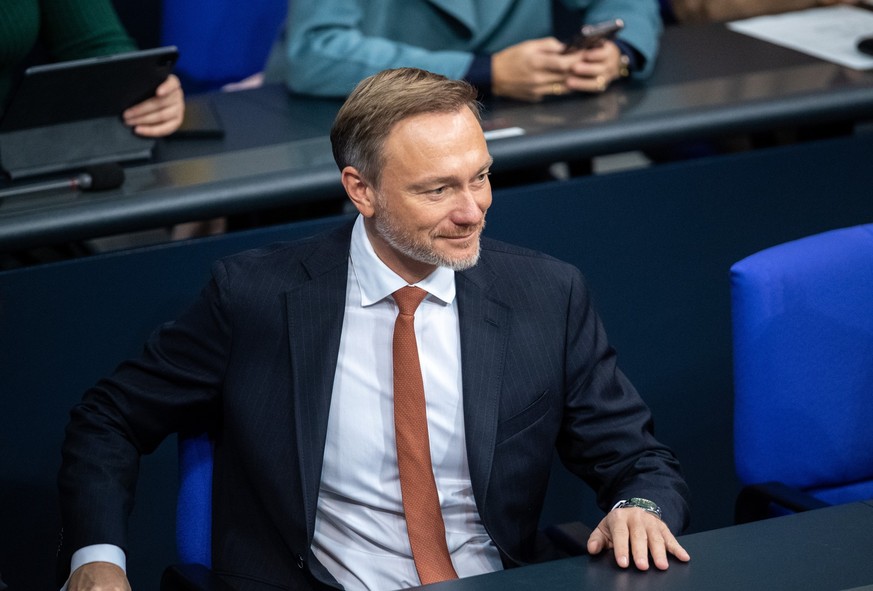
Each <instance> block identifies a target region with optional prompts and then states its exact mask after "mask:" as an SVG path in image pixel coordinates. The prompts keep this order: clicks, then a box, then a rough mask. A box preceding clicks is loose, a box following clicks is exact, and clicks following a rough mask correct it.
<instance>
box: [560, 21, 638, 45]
mask: <svg viewBox="0 0 873 591" xmlns="http://www.w3.org/2000/svg"><path fill="white" fill-rule="evenodd" d="M623 28H624V21H623V20H621V19H620V18H614V19H612V20H611V21H603V22H602V23H597V24H593V25H582V28H581V29H579V32H578V33H577V34H576V36H575V37H574V38H573V40H572V41H570V42H569V43H567V47H566V49H564V51H563V53H572V52H574V51H579V50H580V49H590V48H592V47H597V46H598V45H600V44H601V43H603V42H604V41H608V40H610V39H612V38H613V37H615V34H616V33H618V32H619V31H621V30H622V29H623Z"/></svg>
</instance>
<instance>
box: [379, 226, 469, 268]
mask: <svg viewBox="0 0 873 591" xmlns="http://www.w3.org/2000/svg"><path fill="white" fill-rule="evenodd" d="M373 224H374V227H375V229H376V232H377V233H378V234H379V236H381V237H382V239H383V240H384V241H385V242H387V243H388V245H389V246H390V247H391V248H393V249H394V250H396V251H397V252H399V253H401V254H403V255H404V256H406V257H408V258H410V259H412V260H414V261H418V262H420V263H424V264H426V265H434V266H437V267H447V268H449V269H451V270H453V271H466V270H467V269H470V268H472V267H474V266H475V265H476V263H478V262H479V253H480V252H481V251H482V245H481V243H480V241H479V236H476V238H475V240H476V252H475V253H474V254H472V255H470V256H468V257H466V258H462V259H449V258H447V257H444V256H443V255H441V254H439V253H438V252H435V251H434V250H433V249H432V248H430V246H429V245H427V244H421V243H419V242H417V241H416V240H415V239H414V238H413V237H412V236H410V235H409V234H407V233H406V232H405V231H404V230H402V229H400V228H398V227H396V226H395V225H394V224H393V223H392V222H391V217H390V216H385V215H379V216H375V218H374V219H373ZM483 228H484V226H483Z"/></svg>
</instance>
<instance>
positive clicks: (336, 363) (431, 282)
mask: <svg viewBox="0 0 873 591" xmlns="http://www.w3.org/2000/svg"><path fill="white" fill-rule="evenodd" d="M475 96H476V94H475V91H474V90H473V89H472V88H471V87H470V86H469V85H468V84H467V83H465V82H459V81H451V80H448V79H446V78H444V77H442V76H437V75H434V74H431V73H428V72H424V71H422V70H416V69H408V68H406V69H399V70H389V71H385V72H382V73H380V74H377V75H376V76H373V77H371V78H368V79H367V80H365V81H363V82H362V83H361V84H360V85H359V86H358V88H357V89H356V90H355V92H354V93H353V94H352V95H351V96H350V97H349V99H348V100H347V101H346V103H345V105H344V106H343V108H342V109H341V110H340V112H339V114H338V115H337V119H336V121H335V123H334V128H333V130H332V132H331V140H332V142H333V147H334V155H335V158H336V160H337V163H338V165H339V167H340V170H341V171H342V182H343V184H344V186H345V188H346V191H347V193H348V196H349V198H350V199H351V201H352V203H353V204H354V205H355V207H356V208H357V209H358V211H359V212H360V216H359V217H358V218H357V220H356V221H355V222H354V224H352V225H349V226H347V227H342V228H339V229H338V230H336V231H333V232H331V233H328V234H325V235H320V236H316V237H313V238H310V239H306V240H303V241H300V242H295V243H287V244H279V245H274V246H271V247H268V248H265V249H262V250H257V251H252V252H247V253H242V254H240V255H236V256H233V257H229V258H227V259H224V260H222V261H219V262H218V263H216V265H215V266H214V267H213V279H212V281H211V282H210V284H209V285H208V286H207V287H206V288H205V289H204V291H203V293H202V294H201V297H200V299H199V301H198V302H197V303H195V304H194V306H192V307H191V308H190V309H189V310H188V311H187V312H186V313H185V314H183V315H182V316H181V317H180V318H179V319H178V320H177V321H175V322H173V323H170V324H168V325H165V326H164V327H162V328H161V329H160V330H159V331H158V332H156V333H155V335H153V337H152V338H151V339H150V340H149V342H148V344H147V346H146V349H145V351H144V353H143V355H142V356H141V357H140V358H139V359H136V360H133V361H129V362H127V363H125V364H122V365H121V366H120V367H119V369H118V370H116V372H115V373H114V374H113V375H112V376H111V377H109V378H107V379H104V380H102V381H101V382H100V383H98V384H97V385H96V386H95V387H94V388H93V389H91V390H90V391H89V392H88V393H87V394H86V395H85V398H84V400H83V402H82V403H81V404H79V405H78V406H77V407H76V408H75V409H74V410H73V412H72V418H71V421H70V425H69V427H68V429H67V437H66V440H65V443H64V449H63V454H64V461H63V466H62V469H61V474H60V479H59V482H60V488H61V497H62V509H63V519H64V528H65V535H64V547H65V552H66V554H64V555H63V557H62V560H64V561H67V560H69V556H70V553H71V552H74V551H75V554H74V556H73V559H72V567H73V569H72V570H73V571H74V572H73V574H72V576H71V578H70V579H69V589H70V591H76V590H78V589H91V588H96V587H97V585H98V584H102V585H105V586H104V587H100V588H112V589H115V588H117V589H125V588H127V587H126V581H125V579H124V571H123V561H124V555H123V548H124V547H125V543H126V540H125V524H126V518H127V515H128V512H129V510H130V507H131V503H132V496H133V489H134V485H135V480H136V466H137V462H138V459H139V457H140V455H141V454H143V453H148V452H150V451H151V450H153V449H154V448H155V447H156V446H157V445H158V444H159V443H160V442H161V441H162V440H163V439H164V438H165V437H166V436H167V435H168V434H170V433H173V432H176V431H183V430H184V431H192V430H193V431H195V432H196V431H203V430H206V431H209V432H211V433H212V434H213V435H214V436H215V439H216V447H215V468H214V475H213V480H214V482H213V536H212V566H213V570H214V571H215V572H216V573H217V574H218V575H219V576H221V577H223V578H224V579H225V580H226V581H227V582H228V583H230V584H231V585H232V586H233V587H234V588H237V589H242V590H250V589H251V590H253V589H272V588H277V589H321V588H330V587H345V588H347V589H395V588H402V587H408V586H413V585H417V584H419V582H432V581H438V580H443V579H446V578H453V577H455V576H469V575H473V574H478V573H484V572H490V571H494V570H498V569H500V568H504V567H512V566H516V565H520V564H526V563H529V562H533V561H536V560H539V559H542V558H543V556H544V554H543V553H542V552H541V549H540V548H539V547H538V546H537V543H536V540H537V536H536V533H537V524H538V519H539V514H540V511H541V509H542V504H543V499H544V495H545V488H546V484H547V481H548V472H549V468H550V464H551V451H552V449H557V450H558V453H559V454H560V456H561V458H562V460H563V461H564V463H565V464H566V465H567V466H568V467H569V468H570V470H572V471H573V472H574V473H576V474H578V475H579V476H580V477H581V478H583V479H584V480H585V481H586V482H588V483H589V484H590V485H591V486H592V487H594V488H595V490H597V492H598V503H599V504H600V506H601V507H602V508H603V509H604V511H606V512H607V514H606V517H604V519H603V520H602V521H601V523H600V524H599V525H598V527H597V528H596V530H595V531H594V532H593V533H592V534H591V537H590V538H589V540H588V550H589V551H590V552H592V553H598V552H600V551H602V550H604V549H606V548H611V549H612V552H613V553H614V556H615V560H616V561H617V563H618V564H619V565H620V566H622V567H627V566H629V565H630V564H631V562H633V563H634V564H635V566H636V568H639V569H642V570H645V569H648V568H649V565H650V559H649V556H651V560H652V561H653V562H654V564H655V566H656V567H657V568H659V569H665V568H667V567H668V562H667V556H668V555H672V556H674V557H676V558H678V559H679V560H683V561H684V560H688V558H689V557H688V554H687V553H686V552H685V550H684V549H683V548H682V547H681V546H680V545H679V544H678V542H677V541H676V539H675V538H674V536H673V533H671V531H672V532H676V531H679V530H681V529H682V528H683V527H684V526H685V525H686V523H687V520H688V507H687V503H686V496H687V490H686V486H685V483H684V481H683V479H682V477H681V475H680V473H679V467H678V463H677V462H676V459H675V457H674V456H673V454H672V453H671V452H670V450H669V449H667V448H666V447H665V446H663V445H662V444H660V443H659V442H658V441H657V440H655V438H654V437H653V435H652V431H651V416H650V413H649V410H648V409H647V407H646V406H645V404H644V403H643V402H642V400H641V399H640V397H639V395H638V394H637V392H636V391H635V390H634V388H633V387H632V386H631V384H630V383H629V382H628V381H627V379H626V378H625V377H624V376H623V375H622V374H621V372H620V371H619V370H618V369H617V367H616V362H615V352H614V351H613V350H612V348H611V347H610V346H609V345H608V343H607V340H606V336H605V334H604V332H603V329H602V327H601V325H600V322H599V320H598V318H597V316H596V314H595V312H594V311H593V309H592V308H591V303H590V300H589V296H588V293H587V290H586V287H585V284H584V282H583V279H582V276H581V274H580V273H579V271H578V270H577V269H575V268H574V267H572V266H570V265H568V264H566V263H563V262H561V261H558V260H555V259H553V258H551V257H548V256H545V255H543V254H539V253H536V252H532V251H529V250H526V249H523V248H518V247H514V246H510V245H507V244H503V243H499V242H495V241H491V240H488V239H484V238H482V239H481V240H480V234H481V232H482V230H483V228H484V221H485V213H486V211H487V210H488V208H489V206H490V205H491V190H490V185H489V178H488V177H489V170H490V166H491V157H490V155H489V153H488V149H487V145H486V143H485V139H484V136H483V134H482V130H481V127H480V124H479V119H478V106H477V104H476V102H475ZM410 293H412V294H414V295H415V298H414V299H416V301H421V303H419V304H417V305H418V307H417V308H415V304H412V305H411V306H412V307H411V308H406V307H405V306H407V304H406V303H404V302H405V301H406V299H407V296H409V295H410ZM398 311H399V312H398ZM395 319H397V323H396V325H395ZM401 325H403V326H401ZM410 331H411V334H412V336H410ZM398 335H400V336H398ZM410 338H411V345H410V341H409V339H410ZM404 339H405V340H404ZM410 348H411V349H413V350H414V351H410ZM409 355H412V357H409ZM410 401H412V402H410ZM400 404H402V405H406V404H409V405H410V406H395V405H400ZM416 421H418V422H416ZM395 434H396V436H395ZM422 449H423V450H425V451H423V452H422ZM398 464H399V465H400V468H399V469H398ZM404 466H411V467H404ZM103 552H108V554H103ZM113 552H115V553H116V555H115V557H113V556H112V553H113ZM113 585H114V586H113Z"/></svg>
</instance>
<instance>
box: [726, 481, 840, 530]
mask: <svg viewBox="0 0 873 591" xmlns="http://www.w3.org/2000/svg"><path fill="white" fill-rule="evenodd" d="M771 504H773V505H778V506H780V507H784V508H785V509H788V510H789V511H793V512H795V513H797V512H800V511H810V510H812V509H821V508H822V507H827V506H828V504H827V503H825V502H824V501H821V500H819V499H817V498H815V497H813V496H812V495H810V494H807V493H805V492H803V491H802V490H799V489H796V488H793V487H790V486H788V485H786V484H783V483H782V482H763V483H760V484H749V485H747V486H744V487H743V488H742V489H741V490H740V492H739V494H738V495H737V502H736V506H735V508H734V522H735V523H748V522H750V521H758V520H759V519H766V518H767V517H770V516H771V514H770V505H771Z"/></svg>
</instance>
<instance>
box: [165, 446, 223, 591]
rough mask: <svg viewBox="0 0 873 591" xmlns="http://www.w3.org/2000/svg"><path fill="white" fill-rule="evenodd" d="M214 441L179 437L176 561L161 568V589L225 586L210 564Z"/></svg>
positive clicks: (205, 589) (206, 590)
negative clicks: (164, 569)
mask: <svg viewBox="0 0 873 591" xmlns="http://www.w3.org/2000/svg"><path fill="white" fill-rule="evenodd" d="M214 445H215V443H214V442H213V440H212V439H211V438H210V437H209V436H208V435H207V434H206V433H200V434H196V435H180V436H179V442H178V447H179V493H178V498H177V504H176V551H177V554H178V556H179V562H180V564H175V565H172V566H170V567H169V568H167V570H166V571H164V574H163V577H162V579H161V590H162V591H210V590H224V589H229V587H227V586H226V585H225V584H223V583H222V582H221V581H219V580H218V579H217V577H214V576H213V575H212V572H211V571H210V568H211V567H212V456H213V450H214Z"/></svg>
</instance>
